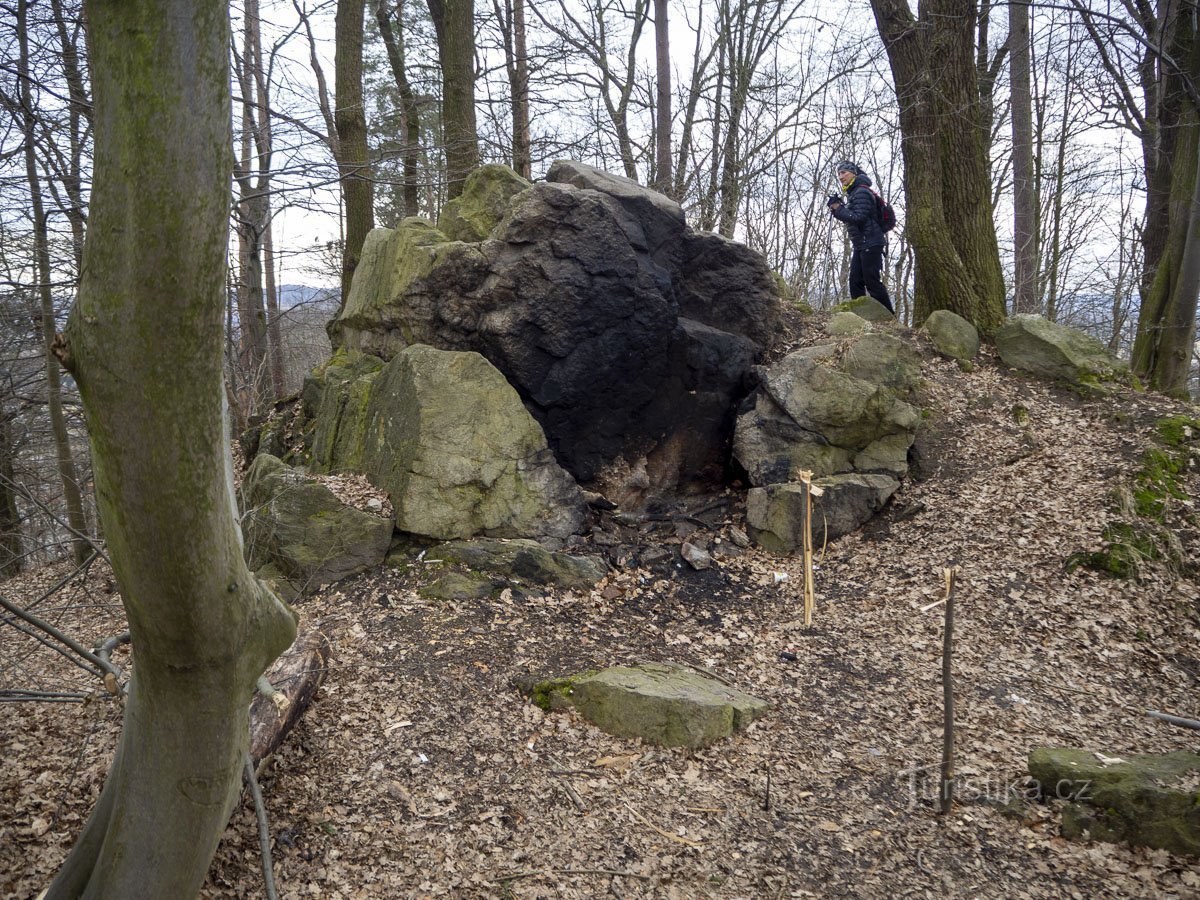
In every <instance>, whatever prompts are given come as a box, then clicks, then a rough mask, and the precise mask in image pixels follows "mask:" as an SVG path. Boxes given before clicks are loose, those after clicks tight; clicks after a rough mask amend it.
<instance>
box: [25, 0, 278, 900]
mask: <svg viewBox="0 0 1200 900" xmlns="http://www.w3.org/2000/svg"><path fill="white" fill-rule="evenodd" d="M86 12H87V18H88V23H89V28H90V41H91V47H90V49H91V72H92V82H93V90H94V98H95V182H94V189H93V193H92V203H91V220H90V223H89V229H88V234H87V242H86V246H85V250H84V260H85V265H84V270H83V281H82V284H81V286H80V292H79V298H78V301H77V304H76V307H75V309H74V310H73V312H72V314H71V318H70V321H69V322H68V326H67V331H66V334H65V335H64V338H65V340H64V341H62V342H60V344H59V348H58V349H59V354H60V358H61V359H62V360H63V362H64V364H65V365H67V367H68V368H69V369H70V370H71V371H72V372H73V373H74V374H75V377H76V380H77V381H78V383H79V387H80V392H81V394H82V396H83V401H84V408H85V412H86V416H87V424H88V430H89V433H90V437H91V442H92V454H93V464H94V470H95V481H96V497H97V505H98V508H99V512H100V517H101V521H102V523H103V527H104V533H105V536H106V538H107V540H108V550H109V555H110V556H111V558H112V562H113V568H114V570H115V573H116V577H117V580H118V583H119V585H120V589H121V595H122V598H123V601H124V605H125V610H126V614H127V616H128V619H129V627H130V631H131V633H132V635H133V649H134V666H133V676H132V679H131V681H130V683H129V693H128V700H127V705H126V710H125V724H124V730H123V732H122V735H121V739H120V743H119V746H118V749H117V752H116V755H115V757H114V759H113V762H112V767H111V769H110V771H109V775H108V779H107V781H106V782H105V785H104V790H103V792H102V793H101V795H100V799H99V801H98V803H97V805H96V808H95V810H94V811H93V813H92V816H91V818H90V819H89V821H88V823H87V825H86V826H85V828H84V830H83V833H82V835H81V836H80V837H79V839H78V841H77V843H76V845H75V847H74V848H73V849H72V851H71V854H70V855H69V856H68V858H67V860H66V862H65V863H64V864H63V867H62V869H61V870H60V871H59V873H58V876H57V877H56V878H55V880H54V882H53V884H52V885H51V887H50V890H49V893H48V897H49V898H62V897H95V898H122V900H125V898H139V897H146V898H163V897H171V898H185V897H192V896H195V895H196V893H197V892H198V891H199V889H200V886H201V885H202V884H203V881H204V876H205V873H206V871H207V869H208V866H209V863H210V861H211V859H212V854H213V852H214V851H215V849H216V846H217V842H218V841H219V839H220V836H221V833H222V831H223V829H224V827H225V825H226V823H227V821H228V819H229V815H230V812H231V810H232V809H233V806H234V804H235V802H236V799H237V796H238V793H239V791H240V787H241V772H242V765H243V762H244V755H245V753H246V749H247V746H248V730H247V729H248V726H247V718H248V714H247V709H248V705H249V701H250V698H251V696H252V693H253V690H254V685H255V680H256V678H257V677H258V675H259V674H260V673H261V672H262V671H263V670H264V669H265V668H266V666H267V665H268V664H269V663H270V661H271V660H272V659H274V658H275V657H276V656H277V655H278V654H279V653H280V652H282V651H283V650H284V649H285V648H286V647H287V646H288V645H289V644H290V643H291V641H292V639H293V637H294V636H295V619H294V617H293V615H292V613H291V612H290V611H289V610H288V609H287V607H285V606H284V605H283V604H282V603H281V602H280V601H279V599H278V598H277V597H275V596H274V595H273V594H272V593H270V591H268V589H267V588H266V587H264V586H263V585H262V584H261V583H260V582H259V581H258V580H257V579H256V578H255V577H254V576H253V575H252V574H251V573H250V572H249V570H248V569H247V568H246V564H245V562H244V560H243V557H242V547H241V537H240V533H239V531H238V525H237V518H236V509H235V505H234V498H233V488H232V470H231V464H230V456H229V449H228V443H227V428H226V422H225V416H224V409H223V402H224V394H223V386H222V377H221V341H222V334H221V331H222V328H221V325H222V322H221V319H222V311H223V298H224V290H225V266H226V263H225V247H226V236H227V221H228V220H227V213H228V206H229V185H230V176H231V167H232V159H231V154H230V149H229V148H230V142H231V139H232V136H231V132H230V91H229V59H228V54H229V46H230V44H229V39H230V31H229V10H228V7H227V4H226V0H88V3H87V7H86Z"/></svg>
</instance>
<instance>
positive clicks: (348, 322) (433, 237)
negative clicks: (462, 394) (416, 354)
mask: <svg viewBox="0 0 1200 900" xmlns="http://www.w3.org/2000/svg"><path fill="white" fill-rule="evenodd" d="M487 271H488V263H487V260H486V259H485V257H484V255H483V252H482V251H481V249H480V245H479V244H476V243H463V242H462V241H452V240H450V239H449V238H448V237H447V236H446V235H445V234H443V233H442V232H441V231H439V230H438V229H437V228H435V227H434V226H433V225H431V224H430V223H429V222H428V221H426V220H425V219H421V218H418V217H416V216H410V217H409V218H407V219H403V220H401V222H400V224H398V225H397V226H396V227H395V228H376V229H373V230H372V231H370V232H369V233H368V234H367V237H366V240H365V241H364V242H363V249H362V255H361V257H360V259H359V263H358V266H357V268H355V270H354V279H353V281H352V282H351V285H350V292H349V296H347V298H346V302H345V305H344V307H343V308H342V311H341V312H340V313H339V314H338V317H337V318H336V319H334V321H333V322H332V323H331V324H330V328H329V331H330V339H331V340H332V342H333V344H334V346H335V347H346V348H348V349H352V350H361V351H364V352H367V353H371V354H374V355H376V356H380V357H383V358H384V359H391V358H392V357H393V356H395V355H396V354H397V353H398V352H400V350H402V349H403V348H405V347H407V346H408V345H409V344H412V343H416V342H418V341H419V340H420V336H419V335H418V333H417V330H416V329H418V328H419V327H422V326H423V323H426V322H427V321H428V318H429V316H430V315H431V312H430V308H429V307H430V306H431V305H435V304H436V303H437V302H438V296H439V292H440V291H441V290H442V289H444V287H445V286H446V284H447V283H449V284H454V285H456V286H457V287H459V288H461V289H462V290H464V291H466V290H470V289H471V288H473V287H475V286H477V285H478V284H479V283H480V282H481V281H482V280H483V278H484V277H485V276H486V274H487ZM431 279H432V280H433V281H435V282H438V283H437V284H432V285H431V283H430V281H431Z"/></svg>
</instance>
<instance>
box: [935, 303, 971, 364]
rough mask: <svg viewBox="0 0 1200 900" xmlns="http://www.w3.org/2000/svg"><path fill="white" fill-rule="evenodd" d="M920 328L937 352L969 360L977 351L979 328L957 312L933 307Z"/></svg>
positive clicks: (953, 357)
mask: <svg viewBox="0 0 1200 900" xmlns="http://www.w3.org/2000/svg"><path fill="white" fill-rule="evenodd" d="M921 328H922V329H923V330H924V331H925V332H926V333H927V334H928V335H929V339H930V340H931V341H933V346H934V347H936V348H937V351H938V353H941V354H942V355H944V356H949V357H950V358H951V359H962V360H970V359H974V358H975V356H976V354H978V353H979V330H978V329H976V327H975V326H974V325H972V324H971V323H970V322H968V321H967V320H966V319H964V318H963V317H962V316H960V315H958V314H957V313H952V312H950V310H948V309H935V310H934V311H933V312H932V313H930V314H929V318H927V319H926V320H925V323H924V324H923V325H922V326H921Z"/></svg>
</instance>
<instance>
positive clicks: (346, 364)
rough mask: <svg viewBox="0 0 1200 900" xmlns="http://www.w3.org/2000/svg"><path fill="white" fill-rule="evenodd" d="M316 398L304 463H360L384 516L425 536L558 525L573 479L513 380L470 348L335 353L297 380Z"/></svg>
mask: <svg viewBox="0 0 1200 900" xmlns="http://www.w3.org/2000/svg"><path fill="white" fill-rule="evenodd" d="M305 396H306V405H308V404H312V405H313V406H316V407H317V409H318V412H317V418H316V430H315V433H314V436H313V445H312V446H313V450H312V461H313V466H314V468H316V469H318V470H321V471H330V472H344V471H352V472H361V473H362V474H364V475H366V476H367V478H368V479H369V480H370V481H371V483H372V484H374V485H375V486H376V487H379V488H381V489H382V490H384V491H386V492H387V494H388V496H389V498H390V499H391V501H392V505H393V507H394V508H395V510H396V527H397V528H398V529H400V530H401V531H405V532H408V533H411V534H416V535H423V536H426V537H433V538H440V539H444V540H445V539H452V538H465V537H470V536H472V535H476V534H484V535H489V536H493V537H539V536H552V537H559V538H562V537H566V536H567V535H570V534H573V533H574V532H576V531H577V530H579V529H580V527H581V526H582V524H583V521H584V518H585V515H586V508H585V504H584V502H583V495H582V493H581V492H580V490H579V487H578V485H576V484H575V482H574V481H573V480H572V479H571V477H570V476H569V475H568V474H567V473H566V472H565V471H564V470H563V469H562V468H561V467H560V466H559V465H558V464H557V463H556V462H555V460H554V456H553V454H551V452H550V450H549V448H548V447H547V445H546V439H545V436H544V435H543V433H542V430H541V427H540V426H539V425H538V424H537V422H535V421H534V419H533V417H532V416H530V415H529V413H528V411H526V409H525V407H524V406H523V405H522V404H521V401H520V398H519V397H518V396H517V393H516V391H514V390H513V389H512V387H511V386H510V385H509V384H508V382H507V381H505V380H504V377H503V376H502V375H501V374H500V373H499V372H498V371H497V370H496V368H495V367H494V366H492V365H491V364H490V363H489V362H488V361H487V360H486V359H484V358H483V357H482V356H480V355H479V354H478V353H468V352H452V351H445V350H437V349H434V348H433V347H429V346H426V345H423V344H414V345H411V346H409V347H406V348H405V349H404V350H402V351H401V352H399V353H398V354H396V356H395V357H394V358H393V359H392V361H391V362H389V363H387V364H386V365H384V364H383V363H382V362H380V361H378V360H374V361H372V358H371V357H368V356H365V355H363V354H357V353H345V352H343V353H339V354H338V355H337V356H335V357H334V359H333V360H332V361H331V363H330V364H329V365H328V366H326V368H325V370H324V372H323V373H322V377H321V378H314V379H312V381H311V383H310V384H309V385H308V386H307V387H306V390H305Z"/></svg>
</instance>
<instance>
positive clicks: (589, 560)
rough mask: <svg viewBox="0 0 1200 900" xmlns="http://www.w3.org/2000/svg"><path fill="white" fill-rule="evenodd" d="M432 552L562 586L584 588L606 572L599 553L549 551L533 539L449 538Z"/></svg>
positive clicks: (519, 577)
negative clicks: (593, 554) (452, 539)
mask: <svg viewBox="0 0 1200 900" xmlns="http://www.w3.org/2000/svg"><path fill="white" fill-rule="evenodd" d="M433 552H435V553H436V554H437V555H438V556H439V557H440V558H441V559H443V560H445V561H446V562H449V563H460V564H462V565H464V566H467V567H468V568H470V569H475V570H478V571H481V572H489V573H492V574H494V575H499V576H502V577H504V578H507V579H516V580H518V581H521V582H525V583H533V584H539V585H553V586H554V587H559V588H562V589H564V590H587V589H588V588H591V587H594V586H595V585H596V583H597V582H599V581H600V579H602V578H603V577H604V576H605V575H606V574H608V566H607V565H606V564H605V562H604V561H603V560H602V559H600V558H598V557H595V556H583V555H572V554H568V553H556V552H551V551H549V550H547V549H546V548H544V547H543V546H542V545H541V544H539V543H538V542H537V541H533V540H509V541H504V540H496V539H490V538H476V539H475V540H471V541H452V542H450V543H448V544H443V545H442V546H441V547H439V548H437V550H436V551H433Z"/></svg>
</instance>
